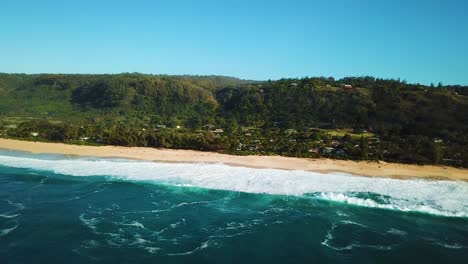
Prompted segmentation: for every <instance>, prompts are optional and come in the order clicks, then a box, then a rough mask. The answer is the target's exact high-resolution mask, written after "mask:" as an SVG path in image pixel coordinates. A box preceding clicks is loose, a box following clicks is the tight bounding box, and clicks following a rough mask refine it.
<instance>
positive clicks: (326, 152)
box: [322, 147, 335, 154]
mask: <svg viewBox="0 0 468 264" xmlns="http://www.w3.org/2000/svg"><path fill="white" fill-rule="evenodd" d="M333 151H335V149H334V148H329V147H326V148H323V150H322V154H332V153H333Z"/></svg>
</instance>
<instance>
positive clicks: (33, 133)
mask: <svg viewBox="0 0 468 264" xmlns="http://www.w3.org/2000/svg"><path fill="white" fill-rule="evenodd" d="M31 136H33V137H37V136H39V133H37V132H31Z"/></svg>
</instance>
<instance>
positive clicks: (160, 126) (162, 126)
mask: <svg viewBox="0 0 468 264" xmlns="http://www.w3.org/2000/svg"><path fill="white" fill-rule="evenodd" d="M156 127H157V128H163V129H164V128H167V126H166V125H156Z"/></svg>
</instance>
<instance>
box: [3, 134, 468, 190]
mask: <svg viewBox="0 0 468 264" xmlns="http://www.w3.org/2000/svg"><path fill="white" fill-rule="evenodd" d="M0 149H4V150H15V151H24V152H30V153H36V154H61V155H73V156H90V157H99V158H124V159H135V160H146V161H154V162H176V163H177V162H179V163H183V162H188V163H201V162H202V163H223V164H226V165H229V166H241V167H250V168H259V169H283V170H304V171H311V172H319V173H332V172H340V173H348V174H352V175H358V176H366V177H383V178H397V179H410V178H419V179H439V180H440V179H442V180H459V181H468V169H463V168H454V167H448V166H435V165H413V164H400V163H387V162H382V161H380V162H370V161H350V160H332V159H326V158H323V159H311V158H294V157H283V156H259V155H250V156H236V155H229V154H221V153H216V152H204V151H196V150H175V149H157V148H149V147H122V146H82V145H71V144H64V143H45V142H33V141H21V140H14V139H3V138H0Z"/></svg>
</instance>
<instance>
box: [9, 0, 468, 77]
mask: <svg viewBox="0 0 468 264" xmlns="http://www.w3.org/2000/svg"><path fill="white" fill-rule="evenodd" d="M0 72H7V73H121V72H141V73H151V74H192V75H227V76H235V77H239V78H243V79H251V80H267V79H280V78H296V77H299V78H301V77H307V76H327V77H328V76H333V77H335V78H341V77H345V76H364V75H372V76H375V77H381V78H401V79H404V80H407V81H408V82H411V83H416V82H418V83H424V84H429V83H431V82H433V83H436V84H437V83H438V82H442V83H444V84H462V85H468V1H466V0H379V1H377V0H321V1H316V0H287V1H286V0H282V1H276V0H268V1H267V0H237V1H234V0H193V1H189V0H112V1H110V0H73V1H69V0H41V1H37V0H1V5H0Z"/></svg>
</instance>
